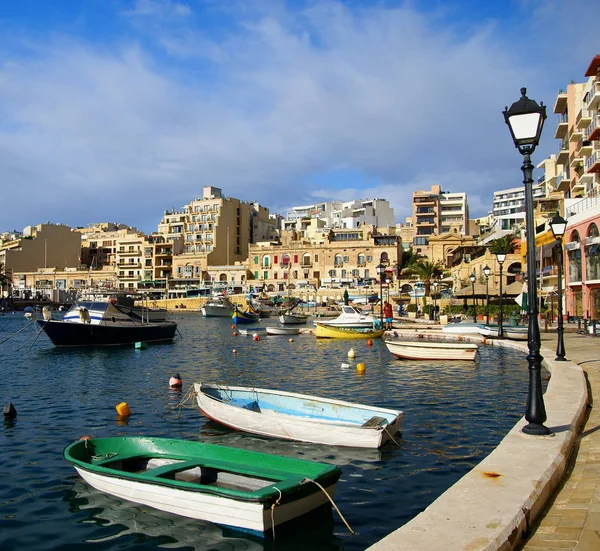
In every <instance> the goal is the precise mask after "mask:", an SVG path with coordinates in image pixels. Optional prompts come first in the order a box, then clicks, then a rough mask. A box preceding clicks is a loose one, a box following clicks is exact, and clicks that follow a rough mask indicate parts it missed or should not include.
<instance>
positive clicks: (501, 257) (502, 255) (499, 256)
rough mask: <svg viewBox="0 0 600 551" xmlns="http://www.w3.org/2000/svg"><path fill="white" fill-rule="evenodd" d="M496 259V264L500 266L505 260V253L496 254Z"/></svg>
mask: <svg viewBox="0 0 600 551" xmlns="http://www.w3.org/2000/svg"><path fill="white" fill-rule="evenodd" d="M496 260H498V264H500V266H502V264H504V261H505V260H506V253H498V254H496Z"/></svg>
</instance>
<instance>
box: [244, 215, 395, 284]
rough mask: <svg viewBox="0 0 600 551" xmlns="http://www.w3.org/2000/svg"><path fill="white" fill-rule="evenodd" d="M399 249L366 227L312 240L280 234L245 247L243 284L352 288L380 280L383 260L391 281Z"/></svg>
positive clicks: (390, 238)
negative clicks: (245, 280)
mask: <svg viewBox="0 0 600 551" xmlns="http://www.w3.org/2000/svg"><path fill="white" fill-rule="evenodd" d="M394 229H395V228H394ZM402 250H403V249H402V242H401V240H400V237H399V236H397V235H395V234H394V233H382V231H380V230H379V229H378V228H375V227H374V226H370V225H365V226H360V227H359V228H354V229H333V228H332V229H329V230H328V231H327V233H326V234H323V235H322V236H320V237H319V239H316V240H309V239H307V238H304V237H301V236H300V235H298V232H296V231H282V232H281V236H280V238H279V239H277V240H272V241H264V242H260V243H255V244H252V245H250V247H249V258H248V270H249V272H250V274H251V277H252V280H253V281H249V282H248V283H249V284H250V285H252V286H253V287H254V288H260V289H265V290H268V291H286V290H288V289H295V288H302V287H312V288H314V289H318V288H319V287H321V286H323V287H330V288H335V287H338V288H339V287H344V286H345V287H348V286H356V285H359V284H364V283H372V282H373V281H379V275H378V273H377V266H378V265H379V264H380V260H381V259H384V260H385V261H386V274H388V276H387V277H388V278H389V279H393V276H394V274H396V273H397V269H398V266H399V265H400V263H401V262H402ZM382 255H383V256H382Z"/></svg>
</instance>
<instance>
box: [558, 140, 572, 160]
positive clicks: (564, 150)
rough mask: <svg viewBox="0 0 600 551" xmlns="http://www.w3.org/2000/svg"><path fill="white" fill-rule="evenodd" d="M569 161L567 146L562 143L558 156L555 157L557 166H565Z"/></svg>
mask: <svg viewBox="0 0 600 551" xmlns="http://www.w3.org/2000/svg"><path fill="white" fill-rule="evenodd" d="M568 161H569V144H568V143H567V142H563V143H562V144H561V146H560V149H559V151H558V155H557V157H556V164H557V165H566V164H567V162H568Z"/></svg>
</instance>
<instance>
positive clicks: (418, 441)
mask: <svg viewBox="0 0 600 551" xmlns="http://www.w3.org/2000/svg"><path fill="white" fill-rule="evenodd" d="M22 316H23V315H22V313H18V314H14V315H4V316H0V343H2V344H0V379H1V380H2V385H1V387H0V388H1V391H0V399H1V400H2V404H6V403H8V402H13V404H14V405H15V407H16V409H17V412H18V416H17V418H16V419H15V420H14V421H11V422H9V421H7V420H5V421H4V427H3V430H2V434H1V436H0V458H1V461H0V549H2V550H3V551H10V550H19V551H22V550H25V549H26V550H27V551H36V550H44V551H47V550H51V549H60V550H70V549H72V550H80V549H95V550H102V551H105V550H117V549H128V550H131V549H135V550H151V549H165V548H167V549H198V550H223V551H224V550H232V551H234V550H246V549H256V550H263V549H269V550H270V549H280V550H288V549H290V550H296V549H297V550H301V549H302V550H306V549H311V550H315V551H328V550H334V549H335V550H338V549H344V550H362V549H365V548H366V547H368V546H369V545H371V544H373V543H374V542H375V541H377V540H379V539H381V538H382V537H383V536H385V535H386V534H388V533H389V532H391V531H393V530H394V529H396V528H398V527H399V526H401V525H403V524H405V523H406V522H408V521H409V520H410V519H412V518H413V517H414V516H415V515H417V514H418V513H419V512H420V511H422V510H423V509H424V508H425V507H427V505H429V504H430V503H431V502H432V501H433V500H434V499H436V498H437V497H438V496H439V495H440V494H441V493H443V492H444V491H445V490H446V489H447V488H448V487H449V486H451V485H452V484H453V483H455V482H456V481H457V480H458V479H459V478H460V477H461V476H463V475H464V474H465V473H466V472H468V471H469V470H470V469H471V468H472V467H473V466H474V465H476V464H477V463H478V462H479V461H480V460H481V459H482V458H483V457H485V456H486V455H487V454H488V453H490V451H491V450H492V449H493V448H494V447H495V446H496V445H497V444H498V442H500V440H501V439H502V437H503V436H504V435H505V434H506V432H507V431H508V430H509V429H510V428H511V427H512V426H513V425H514V424H515V423H516V421H517V420H518V419H519V418H520V417H521V416H522V414H523V411H524V407H525V403H526V395H527V362H526V359H525V354H523V353H519V352H515V351H511V350H504V349H502V348H493V347H481V349H480V350H481V354H480V358H479V359H478V361H477V362H476V363H469V362H457V363H452V362H447V363H445V364H439V363H438V364H436V363H427V362H409V361H402V360H398V359H395V358H394V357H393V356H392V355H391V354H390V353H389V352H388V351H387V349H386V348H385V345H384V344H383V343H382V342H380V341H378V340H376V341H375V343H374V345H373V346H371V347H369V346H367V345H366V343H365V342H362V341H358V342H357V341H354V342H351V341H340V340H324V341H322V340H319V341H317V340H316V339H315V337H314V336H312V335H298V336H295V337H294V340H293V342H290V341H289V338H288V337H285V336H281V337H280V336H263V337H262V338H261V340H260V341H258V342H257V341H254V340H253V339H252V337H251V336H237V337H234V336H233V335H232V329H231V325H230V320H227V319H218V318H209V319H204V318H202V317H201V316H200V315H199V314H196V313H178V314H176V315H174V317H173V319H175V320H176V321H177V322H178V323H179V331H180V334H181V335H180V337H179V338H178V339H177V340H176V341H175V342H174V343H173V344H163V345H154V346H149V347H148V348H147V349H145V350H136V349H134V348H133V347H122V348H114V349H89V350H85V349H66V350H65V349H57V348H54V347H53V345H52V344H51V342H50V341H49V340H48V339H47V338H46V336H45V335H44V334H41V335H38V332H37V329H36V328H35V327H34V326H33V325H30V326H28V327H25V326H26V324H27V323H28V321H27V320H26V319H25V318H23V317H22ZM275 323H276V320H265V321H264V322H261V324H264V325H266V324H275ZM23 327H25V328H24V329H23V330H22V331H20V332H19V333H16V332H17V331H18V330H19V329H21V328H23ZM248 327H251V326H248ZM15 333H16V334H15ZM13 335H14V336H13ZM9 337H10V338H9ZM6 339H8V340H6ZM5 340H6V342H2V341H5ZM350 348H354V350H355V351H356V358H355V359H354V360H349V359H348V351H349V350H350ZM234 349H236V350H237V353H236V354H234V353H233V350H234ZM357 362H363V363H364V364H365V366H366V371H365V372H364V373H362V374H359V373H358V372H357V371H356V369H355V366H356V363H357ZM343 364H349V367H346V366H344V365H343ZM176 373H179V374H180V375H181V378H182V380H183V389H182V391H174V390H171V389H170V388H169V384H168V381H169V378H170V377H171V376H173V375H175V374H176ZM199 380H203V381H207V382H217V383H223V384H232V385H233V384H239V385H253V386H256V387H267V388H279V389H284V390H288V391H294V392H302V393H306V394H315V395H322V396H328V397H332V398H338V399H342V400H351V401H356V402H361V403H365V404H371V405H378V406H386V407H390V408H396V409H402V410H404V412H405V418H404V428H403V431H402V438H401V441H400V445H399V447H396V446H394V445H392V446H391V447H390V448H387V449H385V450H383V451H381V450H380V451H377V450H362V449H354V448H340V447H328V446H320V445H311V444H301V443H289V442H283V441H275V440H265V439H261V438H258V437H254V436H250V435H245V434H240V433H235V432H232V431H230V430H227V429H223V428H220V427H219V426H218V425H216V424H214V423H212V422H209V421H207V420H206V419H205V418H204V417H203V416H202V415H201V413H200V412H199V410H198V408H197V407H196V405H195V404H194V403H192V402H187V403H184V404H183V405H182V406H181V402H182V400H183V399H184V397H185V396H186V393H187V391H188V390H189V389H190V387H191V384H192V383H193V382H194V381H199ZM123 401H125V402H127V403H128V404H129V407H130V409H131V412H132V415H131V416H130V417H129V419H128V420H127V421H123V420H119V419H118V418H117V414H116V411H115V406H116V405H117V404H119V403H120V402H123ZM83 435H93V436H115V435H154V436H163V437H172V438H183V439H189V440H202V441H206V442H211V443H217V444H223V445H228V446H235V447H242V448H248V449H252V450H258V451H265V452H270V453H276V454H280V455H287V456H293V457H300V458H305V459H312V460H317V461H322V462H328V463H334V464H337V465H339V466H341V468H342V471H343V474H342V477H341V479H340V482H339V483H338V486H337V494H336V497H335V502H336V505H337V506H338V508H339V509H340V511H341V513H342V515H343V516H344V518H345V519H346V522H347V523H348V524H349V525H350V526H351V527H352V529H353V530H354V531H355V532H356V534H355V535H350V533H349V531H348V529H347V527H346V525H345V524H344V522H343V521H342V520H341V519H340V518H339V516H338V515H337V513H336V512H335V511H333V512H332V514H331V518H329V517H327V518H319V519H318V520H317V521H315V520H314V519H313V520H312V521H311V522H310V523H306V524H305V526H302V527H301V528H300V527H299V529H297V530H294V531H291V532H290V533H282V534H276V539H275V541H272V540H270V539H267V540H262V539H259V538H254V537H250V536H248V535H244V534H242V533H237V532H235V531H231V530H224V529H223V528H221V527H219V526H216V525H213V524H210V523H203V522H200V521H194V520H190V519H185V518H180V517H177V516H174V515H170V514H167V513H161V512H159V511H154V510H152V509H149V508H147V507H144V506H138V505H135V504H131V503H128V502H123V501H121V500H118V499H116V498H113V497H111V496H107V495H103V494H101V493H100V492H97V491H96V490H94V489H92V488H90V487H88V486H87V485H86V484H84V483H83V482H82V481H81V479H80V478H79V477H78V475H77V473H76V472H75V470H74V469H73V468H72V467H71V466H69V465H68V464H67V463H66V462H65V461H64V460H63V459H62V451H63V448H64V447H65V446H67V445H68V444H70V443H72V442H73V441H74V440H77V439H79V438H80V437H81V436H83Z"/></svg>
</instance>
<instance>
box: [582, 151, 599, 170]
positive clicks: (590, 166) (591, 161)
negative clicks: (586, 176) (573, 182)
mask: <svg viewBox="0 0 600 551" xmlns="http://www.w3.org/2000/svg"><path fill="white" fill-rule="evenodd" d="M585 171H586V172H591V173H596V172H600V151H594V153H592V154H591V155H590V156H589V157H588V159H587V160H586V161H585Z"/></svg>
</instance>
